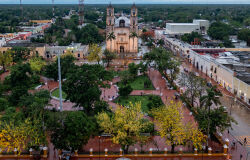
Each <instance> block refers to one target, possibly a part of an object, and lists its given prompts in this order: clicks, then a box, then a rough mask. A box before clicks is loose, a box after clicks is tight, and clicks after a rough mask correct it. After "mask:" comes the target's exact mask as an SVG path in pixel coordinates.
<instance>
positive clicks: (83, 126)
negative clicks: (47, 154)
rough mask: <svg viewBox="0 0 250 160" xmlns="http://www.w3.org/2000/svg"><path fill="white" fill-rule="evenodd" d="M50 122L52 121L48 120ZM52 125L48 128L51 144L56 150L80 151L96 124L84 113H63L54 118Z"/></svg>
mask: <svg viewBox="0 0 250 160" xmlns="http://www.w3.org/2000/svg"><path fill="white" fill-rule="evenodd" d="M50 120H52V119H50ZM53 123H54V124H53V125H52V126H50V128H49V130H50V131H51V132H52V134H51V142H52V143H53V145H54V146H55V148H57V149H64V150H70V151H72V152H74V151H75V150H81V149H82V146H83V145H84V144H87V143H88V140H89V138H90V136H91V135H93V132H94V130H95V128H96V123H95V121H93V119H91V118H89V117H88V116H87V115H86V114H85V113H84V112H79V111H75V112H65V113H64V115H61V116H60V117H59V116H58V117H55V119H54V122H53Z"/></svg>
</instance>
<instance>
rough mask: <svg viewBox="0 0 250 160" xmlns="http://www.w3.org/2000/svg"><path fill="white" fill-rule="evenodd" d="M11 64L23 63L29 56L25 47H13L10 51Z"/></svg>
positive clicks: (28, 51)
mask: <svg viewBox="0 0 250 160" xmlns="http://www.w3.org/2000/svg"><path fill="white" fill-rule="evenodd" d="M11 50H12V57H13V62H15V63H17V62H20V61H25V60H27V59H28V58H29V56H30V50H29V49H28V48H25V47H13V48H12V49H11Z"/></svg>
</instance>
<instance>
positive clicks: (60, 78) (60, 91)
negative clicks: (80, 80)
mask: <svg viewBox="0 0 250 160" xmlns="http://www.w3.org/2000/svg"><path fill="white" fill-rule="evenodd" d="M57 60H58V78H59V96H60V111H61V112H62V111H63V108H62V77H61V60H60V54H57Z"/></svg>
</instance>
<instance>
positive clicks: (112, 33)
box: [107, 32, 116, 52]
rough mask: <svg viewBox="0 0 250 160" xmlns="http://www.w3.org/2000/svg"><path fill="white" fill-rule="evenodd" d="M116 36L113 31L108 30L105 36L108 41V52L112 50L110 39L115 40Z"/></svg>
mask: <svg viewBox="0 0 250 160" xmlns="http://www.w3.org/2000/svg"><path fill="white" fill-rule="evenodd" d="M115 39H116V36H115V34H114V32H110V33H109V34H108V36H107V40H108V41H110V52H112V40H115Z"/></svg>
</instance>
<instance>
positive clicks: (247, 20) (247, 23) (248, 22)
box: [244, 18, 250, 26]
mask: <svg viewBox="0 0 250 160" xmlns="http://www.w3.org/2000/svg"><path fill="white" fill-rule="evenodd" d="M244 24H245V26H250V18H247V19H245V20H244Z"/></svg>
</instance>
